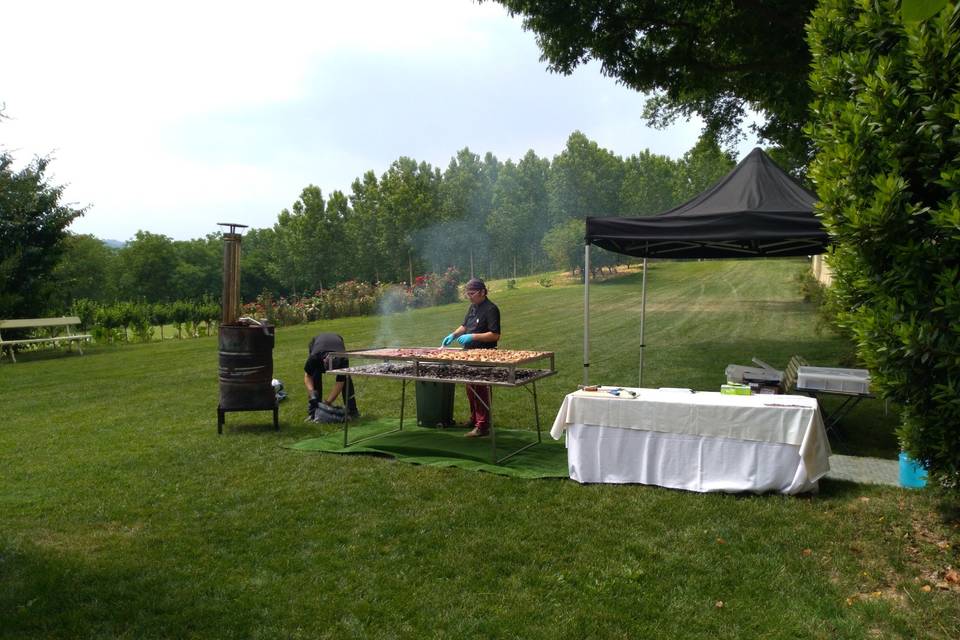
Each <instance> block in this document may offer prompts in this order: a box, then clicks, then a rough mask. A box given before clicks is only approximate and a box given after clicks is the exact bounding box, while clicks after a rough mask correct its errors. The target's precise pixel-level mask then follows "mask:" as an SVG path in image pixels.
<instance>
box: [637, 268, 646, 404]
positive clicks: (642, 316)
mask: <svg viewBox="0 0 960 640" xmlns="http://www.w3.org/2000/svg"><path fill="white" fill-rule="evenodd" d="M641 292H642V293H641V294H640V379H639V381H638V383H637V386H638V387H640V388H642V387H643V350H644V348H645V347H646V346H647V345H645V344H644V343H643V329H644V326H643V323H644V320H646V317H647V259H646V258H644V259H643V285H642V286H641Z"/></svg>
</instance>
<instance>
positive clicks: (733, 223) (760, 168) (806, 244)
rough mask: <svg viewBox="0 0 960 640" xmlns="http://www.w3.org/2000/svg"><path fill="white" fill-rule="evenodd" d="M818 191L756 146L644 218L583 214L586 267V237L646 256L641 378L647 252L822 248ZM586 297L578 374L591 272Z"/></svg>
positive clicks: (694, 254) (751, 254)
mask: <svg viewBox="0 0 960 640" xmlns="http://www.w3.org/2000/svg"><path fill="white" fill-rule="evenodd" d="M816 201H817V197H816V196H815V195H814V194H813V193H811V192H810V191H808V190H806V189H804V188H803V187H802V186H800V185H799V184H797V182H795V181H794V180H793V178H791V177H790V176H789V175H787V174H786V173H785V172H784V171H783V170H782V169H781V168H780V167H778V166H777V165H776V163H774V162H773V160H771V159H770V157H769V156H767V154H766V153H764V152H763V150H762V149H760V148H759V147H757V148H756V149H754V150H753V151H751V152H750V153H749V154H748V155H747V157H745V158H744V159H743V160H742V161H740V164H738V165H737V166H736V167H734V169H733V170H732V171H731V172H730V173H728V174H727V175H726V177H724V178H723V179H722V180H720V181H719V182H717V183H716V184H715V185H713V186H712V187H710V188H709V189H707V190H706V191H704V192H703V193H701V194H700V195H698V196H696V197H695V198H692V199H691V200H688V201H687V202H685V203H683V204H681V205H680V206H678V207H675V208H673V209H670V210H669V211H666V212H664V213H661V214H658V215H655V216H648V217H642V218H619V217H610V218H587V221H586V222H587V226H586V236H585V241H586V247H585V250H584V262H585V264H584V271H585V273H589V269H590V245H591V244H594V245H597V246H598V247H602V248H604V249H607V250H608V251H613V252H616V253H623V254H626V255H629V256H635V257H639V258H643V259H644V260H643V267H644V269H643V293H642V296H641V303H640V306H641V311H640V377H639V379H640V385H641V386H642V384H643V349H644V346H645V345H644V344H643V328H644V327H643V325H644V315H645V312H646V299H647V269H646V266H647V264H646V262H647V261H646V259H647V258H757V257H786V256H807V255H814V254H819V253H823V252H824V251H826V245H827V242H828V235H827V232H826V230H825V229H824V228H823V224H822V223H821V222H820V219H819V218H817V217H816V216H815V215H814V213H813V208H814V204H815V203H816ZM583 296H584V305H583V307H584V308H583V318H584V329H583V381H584V384H587V383H588V371H589V366H590V357H589V356H590V311H589V309H590V279H589V278H586V281H585V286H584V293H583Z"/></svg>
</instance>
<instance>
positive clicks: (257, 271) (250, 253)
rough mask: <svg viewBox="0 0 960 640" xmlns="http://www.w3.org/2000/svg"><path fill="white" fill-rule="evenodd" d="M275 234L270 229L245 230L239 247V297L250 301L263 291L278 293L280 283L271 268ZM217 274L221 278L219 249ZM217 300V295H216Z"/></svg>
mask: <svg viewBox="0 0 960 640" xmlns="http://www.w3.org/2000/svg"><path fill="white" fill-rule="evenodd" d="M275 241H276V233H275V232H274V230H273V229H272V228H270V227H268V228H266V229H247V230H246V233H244V234H243V240H242V244H241V245H240V297H241V298H242V299H243V300H245V301H248V302H249V301H251V300H253V299H254V298H256V297H257V295H259V294H260V293H261V292H263V291H280V283H279V282H278V281H277V279H276V277H275V275H274V274H275V271H276V270H275V269H274V268H273V266H272V264H273V263H272V261H273V254H274V243H275ZM217 274H218V276H219V277H220V278H221V280H220V282H221V286H220V287H219V288H218V289H217V291H219V292H222V282H223V280H222V278H223V248H222V246H221V249H220V266H219V267H218V268H217ZM217 297H218V298H219V297H220V296H219V294H218V295H217Z"/></svg>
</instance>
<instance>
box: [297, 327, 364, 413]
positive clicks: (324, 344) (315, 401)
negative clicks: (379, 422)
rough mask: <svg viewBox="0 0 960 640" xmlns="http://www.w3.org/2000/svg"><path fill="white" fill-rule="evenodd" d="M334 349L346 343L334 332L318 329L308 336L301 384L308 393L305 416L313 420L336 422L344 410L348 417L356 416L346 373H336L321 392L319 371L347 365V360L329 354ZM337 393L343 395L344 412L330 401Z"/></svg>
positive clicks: (341, 348)
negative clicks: (331, 382) (317, 332)
mask: <svg viewBox="0 0 960 640" xmlns="http://www.w3.org/2000/svg"><path fill="white" fill-rule="evenodd" d="M338 351H346V347H345V346H344V343H343V338H342V337H341V336H340V335H338V334H336V333H320V334H317V335H316V336H314V337H313V338H312V339H311V340H310V345H309V347H308V356H307V361H306V362H305V363H304V365H303V384H304V386H305V387H306V388H307V393H308V394H309V397H310V400H309V402H308V403H307V414H308V415H307V417H308V419H311V420H313V421H314V422H339V421H341V420H343V418H344V414H345V413H346V415H347V416H349V417H350V418H359V417H360V412H359V411H358V410H357V396H356V393H355V392H354V389H353V380H351V379H350V376H345V375H338V376H337V379H336V382H334V384H333V386H332V387H331V388H330V391H329V392H327V394H326V395H324V393H323V374H324V373H325V372H326V371H328V370H330V369H342V368H344V367H349V366H350V361H349V360H348V359H347V358H346V357H344V356H337V357H330V354H331V353H334V352H338ZM340 397H342V398H343V403H344V405H345V406H346V412H344V409H343V408H341V407H336V406H334V404H333V403H334V402H336V400H337V398H340Z"/></svg>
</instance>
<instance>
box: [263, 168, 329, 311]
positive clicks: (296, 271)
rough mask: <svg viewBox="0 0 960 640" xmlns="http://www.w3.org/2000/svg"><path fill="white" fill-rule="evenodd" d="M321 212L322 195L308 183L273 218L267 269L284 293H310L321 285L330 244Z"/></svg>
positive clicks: (322, 204) (322, 209) (322, 207)
mask: <svg viewBox="0 0 960 640" xmlns="http://www.w3.org/2000/svg"><path fill="white" fill-rule="evenodd" d="M325 211H326V203H325V202H324V199H323V193H322V192H321V191H320V188H319V187H316V186H314V185H312V184H311V185H308V186H306V187H304V189H303V190H302V191H301V192H300V197H299V199H297V201H296V202H294V203H293V206H292V207H291V208H290V209H284V210H282V211H281V212H280V215H279V216H277V222H276V224H274V225H273V231H274V234H275V237H274V244H273V255H272V260H271V266H272V268H273V270H274V275H275V277H276V279H277V280H278V281H279V282H280V284H281V286H282V288H283V291H284V292H285V293H289V294H301V293H304V292H305V291H307V290H309V291H314V290H315V289H316V288H317V287H319V286H321V284H322V282H323V276H324V269H325V262H324V252H325V250H327V249H329V242H330V239H329V238H327V237H325V235H326V234H325V231H326V229H325V227H324V224H323V218H324V212H325Z"/></svg>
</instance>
